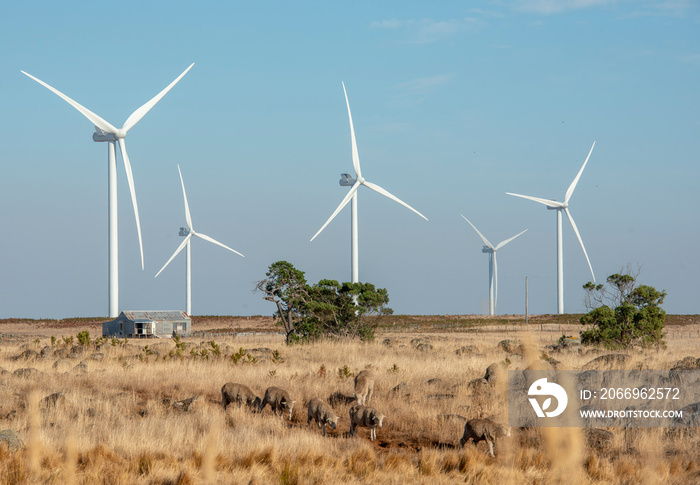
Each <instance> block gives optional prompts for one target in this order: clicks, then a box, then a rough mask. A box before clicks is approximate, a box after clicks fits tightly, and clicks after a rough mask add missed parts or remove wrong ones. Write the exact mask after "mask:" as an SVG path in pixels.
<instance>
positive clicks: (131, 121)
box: [122, 62, 194, 131]
mask: <svg viewBox="0 0 700 485" xmlns="http://www.w3.org/2000/svg"><path fill="white" fill-rule="evenodd" d="M192 66H194V62H193V63H192V64H190V67H188V68H187V69H185V71H184V72H183V73H182V74H180V75H179V76H178V77H177V79H175V80H174V81H173V82H171V83H170V84H168V86H167V87H166V88H165V89H163V90H162V91H161V92H160V93H158V94H157V95H155V96H154V97H153V98H152V99H151V100H150V101H149V102H148V103H146V104H144V105H143V106H141V107H140V108H139V109H137V110H136V111H134V112H133V113H131V116H129V117H128V118H127V119H126V122H125V123H124V126H122V129H123V130H124V131H129V130H130V129H131V128H132V127H133V126H134V125H135V124H136V123H138V122H139V121H140V120H141V118H143V117H144V116H145V115H146V113H148V112H149V111H150V110H151V108H153V107H154V106H155V105H156V103H157V102H158V101H160V100H161V98H162V97H163V96H165V95H166V94H167V93H168V91H170V90H171V89H172V88H173V86H175V85H176V84H177V83H178V82H179V81H180V79H182V78H183V76H184V75H185V74H187V72H188V71H189V70H190V69H192Z"/></svg>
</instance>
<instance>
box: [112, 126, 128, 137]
mask: <svg viewBox="0 0 700 485" xmlns="http://www.w3.org/2000/svg"><path fill="white" fill-rule="evenodd" d="M114 136H115V137H116V138H126V131H124V130H123V129H121V128H120V129H118V130H117V132H116V133H115V134H114Z"/></svg>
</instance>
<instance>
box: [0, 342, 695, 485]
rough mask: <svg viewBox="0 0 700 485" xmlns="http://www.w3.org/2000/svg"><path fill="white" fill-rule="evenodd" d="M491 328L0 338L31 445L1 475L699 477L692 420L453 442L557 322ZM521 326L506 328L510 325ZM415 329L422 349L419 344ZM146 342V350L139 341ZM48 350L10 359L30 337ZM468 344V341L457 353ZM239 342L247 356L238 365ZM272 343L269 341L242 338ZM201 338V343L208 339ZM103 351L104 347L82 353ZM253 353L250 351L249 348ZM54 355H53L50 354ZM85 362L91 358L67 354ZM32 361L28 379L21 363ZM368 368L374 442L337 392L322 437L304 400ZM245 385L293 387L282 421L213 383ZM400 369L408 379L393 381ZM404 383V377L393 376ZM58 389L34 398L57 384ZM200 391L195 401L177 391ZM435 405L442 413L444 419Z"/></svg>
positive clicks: (283, 479) (346, 390)
mask: <svg viewBox="0 0 700 485" xmlns="http://www.w3.org/2000/svg"><path fill="white" fill-rule="evenodd" d="M504 337H505V336H504V335H503V334H498V333H488V332H487V333H483V332H482V333H480V334H479V335H475V334H465V333H455V334H445V333H441V334H416V333H411V334H400V333H390V334H383V335H380V336H379V337H378V338H377V341H376V342H374V343H370V344H363V343H359V342H324V343H318V344H313V345H299V346H292V347H287V346H286V345H284V344H283V343H282V342H281V340H280V339H279V337H278V336H265V335H260V336H258V337H255V338H250V337H249V338H247V339H246V340H244V341H241V340H236V339H235V338H229V339H222V340H220V341H218V340H217V344H218V345H219V348H220V350H221V355H220V356H216V355H214V354H213V353H212V350H213V348H214V347H213V346H212V345H211V344H210V343H209V342H207V341H202V340H200V339H188V340H186V341H185V343H186V345H187V347H186V348H185V350H184V351H183V352H182V358H178V357H177V356H175V355H174V356H173V357H171V356H170V355H169V354H170V351H171V350H173V349H174V343H173V342H170V341H154V340H150V341H131V342H129V343H128V344H127V345H124V346H121V345H117V346H113V345H111V344H110V343H109V341H107V342H104V343H103V346H102V348H101V349H95V348H94V345H93V346H92V347H91V348H90V349H87V350H85V351H83V352H81V353H80V352H79V353H77V354H78V355H76V356H74V357H73V358H67V359H66V360H61V359H62V358H61V357H59V356H58V355H52V354H53V352H55V351H59V352H61V351H63V352H65V350H61V349H63V348H64V347H66V345H65V344H63V341H62V340H61V343H56V344H55V345H54V346H53V347H52V346H51V343H50V340H49V339H48V338H43V339H39V342H38V343H37V342H35V341H34V340H32V339H29V338H28V339H26V341H25V342H15V343H14V344H12V345H3V346H2V347H0V366H1V367H2V368H3V369H4V370H5V371H7V372H4V373H3V374H2V376H1V377H0V390H1V392H2V400H0V429H13V430H15V431H17V432H18V433H19V434H20V436H21V437H22V438H23V440H24V443H25V447H24V448H23V449H21V450H19V451H16V452H14V453H13V452H11V451H9V450H8V449H7V447H5V446H0V483H8V484H13V483H17V484H19V483H57V484H58V483H60V484H64V483H65V484H72V483H76V484H77V483H81V484H92V483H105V484H173V485H174V484H204V483H226V484H228V483H242V484H243V483H245V484H248V483H259V484H267V483H282V484H296V483H299V484H306V483H309V484H325V483H328V484H333V483H338V482H343V483H346V484H354V483H367V482H372V483H396V484H404V483H425V484H428V483H429V484H436V483H437V484H440V483H456V482H459V483H474V484H476V483H494V484H498V485H505V484H521V483H529V484H549V483H574V484H576V483H581V484H633V483H634V484H636V483H650V484H651V483H675V484H685V483H699V482H700V458H699V457H698V453H697V450H698V449H699V445H700V437H699V435H698V433H697V432H696V430H688V431H685V432H683V433H675V434H672V433H668V432H666V430H663V429H632V430H624V429H620V428H611V429H610V430H611V431H613V433H614V440H613V443H612V444H611V445H610V447H609V448H607V449H605V450H598V449H594V448H591V447H590V446H589V445H588V444H587V442H586V438H585V435H584V433H583V431H582V430H580V429H577V428H564V429H553V428H543V429H531V430H513V436H512V437H511V438H501V439H500V440H499V441H498V443H497V445H496V458H495V459H494V458H491V457H490V456H488V454H487V452H486V446H485V443H483V442H482V443H479V445H478V446H477V447H475V446H473V445H471V444H469V445H467V446H466V447H465V448H464V449H461V448H459V438H460V437H461V435H462V431H463V427H464V421H462V420H460V419H459V417H454V416H452V417H447V418H445V417H444V416H449V415H460V416H463V417H466V418H469V419H471V418H475V417H488V416H493V417H494V418H495V419H496V420H498V421H501V422H505V421H506V417H507V405H506V404H507V402H506V395H505V392H504V391H505V389H504V387H503V386H496V388H488V389H485V390H484V389H482V388H480V389H478V392H477V391H475V390H474V389H473V388H472V387H471V386H470V385H469V383H470V381H472V380H474V379H477V378H481V377H483V375H484V372H485V369H486V367H487V366H488V365H489V364H491V363H494V362H503V361H505V359H506V357H509V359H510V360H511V368H524V367H525V366H527V365H528V364H529V363H531V362H533V361H536V360H539V359H540V356H541V354H542V352H543V351H544V350H545V344H548V343H550V340H551V336H549V335H545V336H543V335H541V334H538V333H536V332H533V333H527V332H525V333H522V334H520V335H519V337H520V338H521V339H523V341H525V342H526V343H529V344H530V345H531V347H530V348H527V347H526V352H525V356H524V357H522V358H520V357H517V356H512V355H511V356H508V354H506V353H505V352H504V351H503V350H500V349H498V348H497V343H498V341H500V340H502V339H503V338H504ZM513 337H515V336H514V335H513V334H511V335H509V338H513ZM420 343H424V344H429V345H431V346H432V348H429V346H424V348H426V349H427V350H418V349H417V346H418V345H419V344H420ZM145 345H148V350H149V351H155V353H150V352H149V351H144V350H143V347H144V346H145ZM47 346H48V347H50V348H49V349H47V350H45V354H47V355H45V356H44V357H39V358H36V359H34V360H24V359H19V360H15V359H14V357H16V356H18V355H20V354H21V353H22V352H23V351H25V350H26V349H33V350H35V351H37V352H38V351H41V349H43V348H45V347H47ZM466 346H473V348H472V349H471V350H469V351H467V352H466V353H464V354H462V355H457V354H456V353H455V351H456V350H457V349H461V348H462V347H466ZM241 347H244V348H245V349H248V350H249V351H250V352H249V353H250V354H251V356H252V357H253V356H254V357H255V359H253V358H252V357H251V358H249V357H247V356H245V357H242V358H240V359H239V360H238V363H234V361H233V359H232V358H231V357H230V356H231V355H232V354H236V353H237V352H238V350H239V349H240V348H241ZM260 348H268V349H270V350H271V351H274V350H277V351H278V352H279V354H278V355H272V353H271V352H270V351H265V350H259V351H256V352H254V351H252V350H251V349H260ZM202 350H207V351H206V352H204V354H206V355H203V352H202ZM95 353H100V354H103V358H102V360H95V359H93V358H91V355H92V354H95ZM686 355H693V356H697V349H696V348H695V347H694V344H693V343H692V341H689V340H687V339H685V340H683V339H679V340H672V341H670V342H669V348H668V349H667V350H665V351H661V352H659V353H656V352H649V353H645V354H640V353H635V354H631V360H630V362H629V363H628V364H626V365H627V366H628V367H630V368H634V367H638V366H643V367H644V368H652V369H664V368H666V369H667V368H670V366H671V365H672V364H673V363H674V362H676V361H677V360H679V359H680V358H682V357H684V356H686ZM553 357H555V358H556V359H557V360H559V361H561V364H560V368H565V369H580V368H581V367H582V366H583V365H584V364H585V363H586V362H588V361H589V360H591V359H592V358H593V357H594V355H580V354H579V353H578V352H575V351H573V352H568V353H561V354H556V355H555V356H553ZM256 359H257V360H256ZM57 361H58V362H59V364H58V365H57V366H56V367H54V363H56V362H57ZM80 362H83V363H84V364H85V365H86V367H83V368H81V367H76V366H78V364H79V363H80ZM22 368H34V369H36V373H35V374H34V375H32V376H30V377H18V376H16V375H14V374H13V372H14V371H15V370H18V369H22ZM367 368H370V369H372V370H373V371H374V374H375V376H376V384H375V392H374V397H373V399H372V402H371V405H372V406H374V407H376V408H377V409H379V410H380V411H382V412H383V413H384V414H385V415H386V416H387V417H386V419H385V421H384V428H382V429H380V430H378V432H377V440H376V441H375V442H370V441H369V430H368V429H366V428H360V429H358V437H357V438H348V437H347V431H348V428H349V419H348V409H349V404H337V405H335V406H334V409H335V411H336V413H337V414H338V415H339V416H340V421H339V423H338V429H336V430H333V429H330V428H328V436H327V437H325V438H324V437H323V436H322V435H321V432H320V430H319V429H318V428H317V427H316V426H315V424H314V425H313V426H312V427H311V428H308V427H307V424H306V403H307V402H308V401H309V400H310V399H311V398H313V397H320V398H321V399H323V400H327V399H328V397H329V396H330V395H331V394H333V393H334V392H341V393H343V394H345V395H351V394H352V392H353V379H352V375H353V374H356V373H357V372H359V371H360V370H362V369H367ZM228 381H233V382H240V383H243V384H246V385H248V386H250V387H251V388H252V389H253V390H254V391H255V392H256V393H258V394H259V395H260V396H262V395H263V393H264V391H265V389H266V388H267V387H268V386H272V385H275V386H279V387H282V388H285V389H287V390H288V391H289V392H290V394H291V396H292V399H294V400H296V405H295V408H294V415H293V419H292V421H291V422H289V421H288V420H284V421H283V420H281V419H280V418H279V417H276V416H273V415H272V413H271V412H270V410H269V408H267V409H266V410H265V411H264V412H263V413H262V414H251V413H250V412H249V411H248V410H247V409H246V408H245V407H244V408H240V409H239V408H237V407H236V406H235V405H231V406H229V408H228V410H227V411H226V412H224V411H222V409H221V406H220V404H219V403H220V400H221V392H220V389H221V387H222V385H223V384H224V383H226V382H228ZM402 383H403V384H402ZM399 384H402V388H401V391H399V392H396V393H392V392H391V390H392V389H393V388H395V387H396V386H398V385H399ZM56 392H61V393H62V394H63V398H61V399H58V400H56V402H55V404H50V403H47V402H45V401H43V398H44V397H46V396H49V395H51V394H53V393H56ZM193 396H200V398H199V400H197V401H196V402H195V403H194V404H193V406H192V407H191V408H190V409H189V410H188V411H182V410H178V409H176V408H174V407H173V406H172V403H173V402H176V401H179V400H183V399H186V398H190V397H193ZM440 416H442V418H439V417H440Z"/></svg>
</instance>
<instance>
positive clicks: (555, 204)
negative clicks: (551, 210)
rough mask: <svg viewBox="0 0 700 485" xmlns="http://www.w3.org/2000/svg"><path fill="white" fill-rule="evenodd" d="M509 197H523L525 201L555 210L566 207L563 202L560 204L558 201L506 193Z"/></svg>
mask: <svg viewBox="0 0 700 485" xmlns="http://www.w3.org/2000/svg"><path fill="white" fill-rule="evenodd" d="M506 194H507V195H513V196H515V197H521V198H523V199H528V200H534V201H535V202H539V203H540V204H544V205H546V206H548V207H555V208H560V207H564V204H563V203H561V202H558V201H556V200H550V199H541V198H539V197H531V196H529V195H520V194H512V193H510V192H506Z"/></svg>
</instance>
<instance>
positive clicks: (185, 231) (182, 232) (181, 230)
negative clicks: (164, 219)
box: [179, 227, 190, 237]
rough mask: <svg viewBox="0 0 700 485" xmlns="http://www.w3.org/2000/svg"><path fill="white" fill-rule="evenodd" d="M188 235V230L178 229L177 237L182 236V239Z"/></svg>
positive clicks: (184, 228)
mask: <svg viewBox="0 0 700 485" xmlns="http://www.w3.org/2000/svg"><path fill="white" fill-rule="evenodd" d="M189 233H190V230H189V229H187V228H186V227H181V228H180V232H179V235H180V236H183V237H184V236H187V235H188V234H189Z"/></svg>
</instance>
